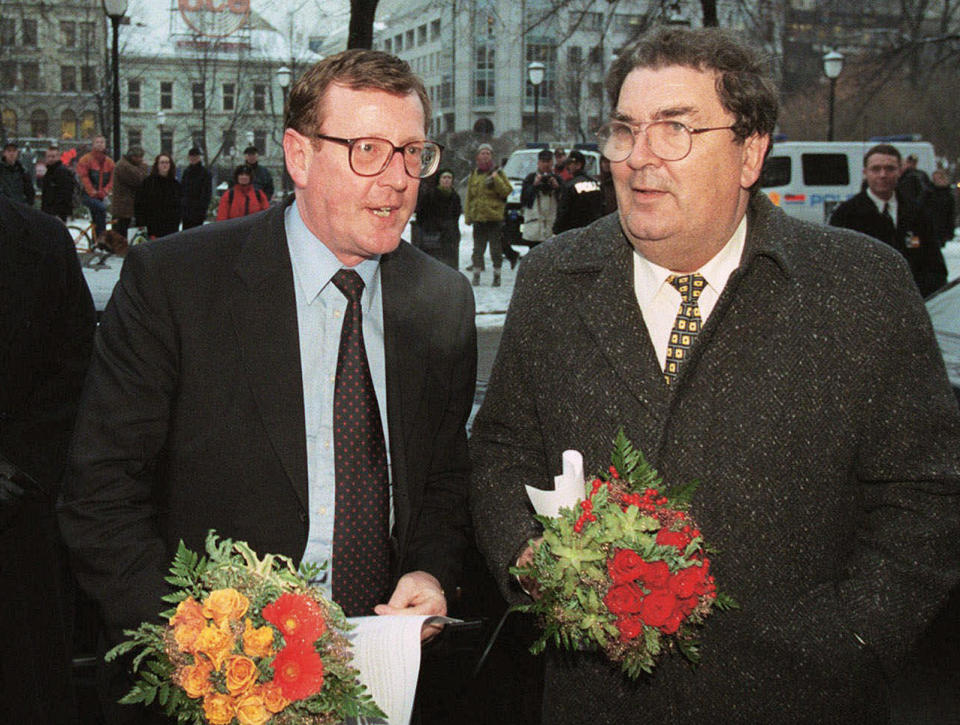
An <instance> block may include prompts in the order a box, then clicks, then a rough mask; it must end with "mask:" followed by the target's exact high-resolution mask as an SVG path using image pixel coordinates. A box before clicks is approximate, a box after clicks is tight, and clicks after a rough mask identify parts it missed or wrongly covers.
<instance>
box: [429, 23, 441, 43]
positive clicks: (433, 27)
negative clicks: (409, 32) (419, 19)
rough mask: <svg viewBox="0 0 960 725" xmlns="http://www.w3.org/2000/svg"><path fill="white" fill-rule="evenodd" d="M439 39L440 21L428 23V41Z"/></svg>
mask: <svg viewBox="0 0 960 725" xmlns="http://www.w3.org/2000/svg"><path fill="white" fill-rule="evenodd" d="M439 39H440V20H439V19H437V20H434V21H433V22H432V23H430V40H439Z"/></svg>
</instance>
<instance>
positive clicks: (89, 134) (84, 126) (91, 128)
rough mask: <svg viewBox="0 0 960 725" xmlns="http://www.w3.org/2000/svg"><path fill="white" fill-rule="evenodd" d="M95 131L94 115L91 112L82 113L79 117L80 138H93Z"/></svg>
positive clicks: (95, 118) (95, 119)
mask: <svg viewBox="0 0 960 725" xmlns="http://www.w3.org/2000/svg"><path fill="white" fill-rule="evenodd" d="M96 129H97V116H96V114H95V113H94V112H93V111H84V112H83V114H82V115H81V117H80V138H93V136H94V134H95V132H96Z"/></svg>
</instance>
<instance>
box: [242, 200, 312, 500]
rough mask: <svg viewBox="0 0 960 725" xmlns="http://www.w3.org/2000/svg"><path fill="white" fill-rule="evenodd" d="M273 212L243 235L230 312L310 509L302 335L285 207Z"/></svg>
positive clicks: (274, 440)
mask: <svg viewBox="0 0 960 725" xmlns="http://www.w3.org/2000/svg"><path fill="white" fill-rule="evenodd" d="M284 209H285V207H283V206H277V207H274V208H273V209H271V210H270V212H268V213H267V214H266V215H265V216H264V218H263V221H262V223H260V224H258V225H257V226H256V227H255V228H254V229H253V230H252V231H251V232H250V235H249V237H248V238H247V239H245V240H242V241H241V244H243V249H242V250H241V252H240V255H239V258H238V260H237V264H236V267H235V271H236V273H237V275H238V283H237V287H236V290H235V292H234V295H233V297H232V299H231V300H230V302H229V304H230V311H231V315H232V317H233V325H234V330H235V332H236V337H237V341H238V344H239V346H240V351H241V357H242V360H243V365H244V372H245V374H246V376H247V380H248V382H249V385H250V389H251V391H252V393H253V396H254V399H255V400H256V402H257V406H258V408H259V410H260V415H261V417H262V419H263V425H264V430H265V431H266V434H267V436H268V437H269V439H270V442H271V444H272V446H273V448H274V450H275V451H276V454H277V456H278V457H279V458H280V460H281V462H282V464H283V468H284V471H286V474H287V478H288V479H289V483H290V485H292V486H293V488H294V491H295V492H296V494H297V497H298V498H299V499H300V502H301V503H302V504H303V507H304V509H306V508H307V443H306V429H305V424H304V407H303V379H302V378H303V376H302V374H301V370H300V337H299V331H298V328H297V305H296V298H295V296H294V289H293V268H292V266H291V263H290V254H289V252H288V250H287V242H286V239H287V238H286V233H285V231H284V223H283V212H284Z"/></svg>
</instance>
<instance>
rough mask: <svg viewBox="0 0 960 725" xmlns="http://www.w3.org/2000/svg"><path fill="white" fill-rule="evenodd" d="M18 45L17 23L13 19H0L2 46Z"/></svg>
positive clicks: (0, 42) (0, 40) (0, 41)
mask: <svg viewBox="0 0 960 725" xmlns="http://www.w3.org/2000/svg"><path fill="white" fill-rule="evenodd" d="M16 44H17V21H16V20H14V19H13V18H0V45H5V46H14V45H16Z"/></svg>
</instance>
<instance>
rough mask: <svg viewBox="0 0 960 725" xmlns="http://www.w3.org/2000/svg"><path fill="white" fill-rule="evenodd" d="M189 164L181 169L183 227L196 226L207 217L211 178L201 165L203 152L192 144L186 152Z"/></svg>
mask: <svg viewBox="0 0 960 725" xmlns="http://www.w3.org/2000/svg"><path fill="white" fill-rule="evenodd" d="M187 159H188V161H189V162H190V164H189V165H188V166H187V168H186V169H184V170H183V174H182V175H181V177H180V187H181V191H182V192H183V228H184V229H189V228H191V227H198V226H200V225H201V224H203V222H204V221H206V219H207V210H208V209H209V208H210V197H211V196H212V194H213V179H212V178H211V177H210V172H209V171H207V169H206V168H205V167H204V165H203V154H202V153H201V152H200V149H199V148H197V147H196V146H194V147H193V148H192V149H190V152H189V153H188V154H187Z"/></svg>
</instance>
